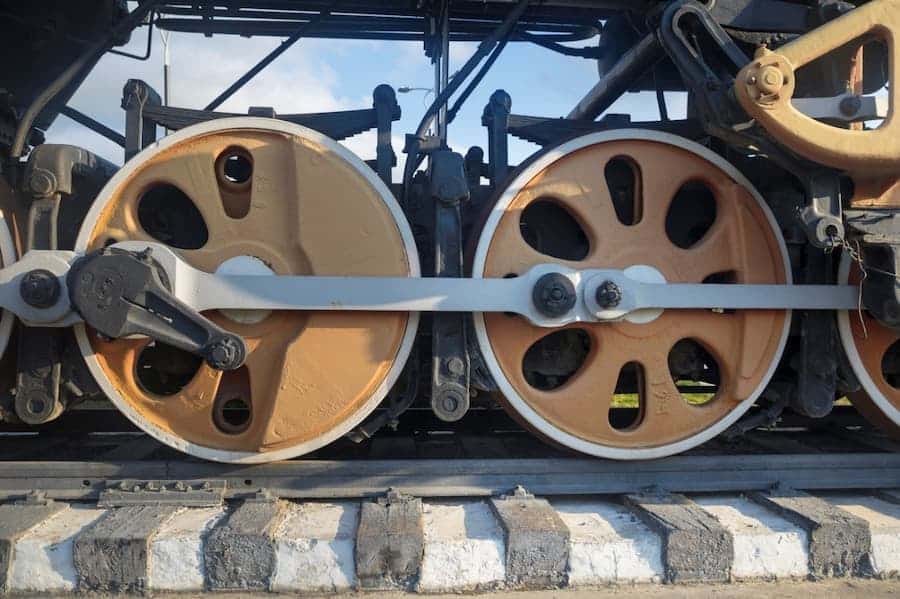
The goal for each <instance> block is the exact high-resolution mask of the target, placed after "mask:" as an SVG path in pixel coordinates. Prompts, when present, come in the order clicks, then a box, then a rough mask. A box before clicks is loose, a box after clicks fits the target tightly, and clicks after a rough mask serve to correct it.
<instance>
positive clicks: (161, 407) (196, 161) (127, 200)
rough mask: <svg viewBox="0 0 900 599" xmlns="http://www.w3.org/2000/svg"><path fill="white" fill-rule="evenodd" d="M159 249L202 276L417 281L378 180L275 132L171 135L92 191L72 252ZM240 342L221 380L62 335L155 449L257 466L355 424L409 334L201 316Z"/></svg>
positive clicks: (299, 138)
mask: <svg viewBox="0 0 900 599" xmlns="http://www.w3.org/2000/svg"><path fill="white" fill-rule="evenodd" d="M126 240H138V241H154V242H158V243H163V244H166V245H167V246H169V247H171V248H172V249H173V250H175V251H176V252H177V253H178V254H179V255H180V256H181V258H182V259H184V260H185V261H186V262H188V263H189V264H191V265H192V266H194V267H196V268H199V269H201V270H204V271H207V272H225V273H228V274H256V275H259V276H266V275H271V274H315V275H345V276H395V277H396V276H418V275H419V267H418V257H417V254H416V251H415V245H414V242H413V238H412V234H411V232H410V230H409V227H408V225H407V224H406V221H405V220H404V218H403V214H402V211H401V210H400V207H399V205H398V204H397V203H396V201H395V200H394V198H393V196H392V195H391V193H390V191H389V190H388V189H387V187H386V186H385V185H384V184H383V183H382V182H381V180H380V179H378V178H377V176H376V175H375V174H374V173H373V172H372V171H371V170H370V169H369V168H368V167H367V166H366V165H365V164H363V163H362V161H360V160H359V159H358V158H356V157H355V156H354V155H353V154H351V153H350V152H349V151H347V150H345V149H344V148H343V147H341V146H340V145H339V144H337V143H336V142H334V141H333V140H331V139H328V138H326V137H325V136H323V135H320V134H319V133H316V132H314V131H312V130H309V129H306V128H303V127H300V126H297V125H292V124H290V123H286V122H283V121H275V120H269V119H259V118H234V119H221V120H216V121H211V122H208V123H204V124H201V125H196V126H193V127H189V128H186V129H183V130H181V131H179V132H178V133H176V134H174V135H171V136H169V137H166V138H165V139H163V140H162V141H160V142H159V143H157V144H154V145H153V146H151V147H150V148H148V149H146V150H144V151H143V152H142V153H140V154H139V155H138V156H136V157H135V158H134V159H132V160H131V161H129V162H128V163H127V164H126V165H125V166H124V167H123V168H122V169H121V170H120V171H119V172H118V173H117V174H116V176H115V177H114V178H113V179H112V180H111V181H110V182H109V183H108V184H107V185H106V187H105V188H104V189H103V191H102V192H101V194H100V196H99V197H98V199H97V201H96V202H95V204H94V205H93V207H92V210H91V211H90V213H89V214H88V216H87V218H86V220H85V222H84V225H83V227H82V229H81V231H80V233H79V237H78V241H77V246H76V250H79V251H91V250H96V249H98V248H101V247H103V246H105V245H109V244H111V243H115V242H119V241H126ZM204 315H205V316H206V317H208V318H210V319H211V320H212V321H214V322H215V323H217V324H218V325H220V326H222V327H224V328H225V329H228V330H230V331H232V332H234V333H236V334H238V335H240V336H241V337H243V338H244V340H245V342H246V344H247V351H248V355H247V358H246V361H245V363H244V365H243V366H242V367H241V368H239V369H237V370H234V371H219V370H214V369H212V368H211V367H209V366H208V365H206V364H205V363H204V362H203V361H202V360H201V359H200V358H198V357H196V356H193V355H191V354H187V353H185V352H182V351H179V350H177V349H175V348H172V347H169V346H166V345H164V344H161V343H157V342H152V341H151V340H149V339H147V338H126V339H117V340H108V339H103V338H101V337H100V336H99V335H97V334H96V333H95V332H93V331H91V330H90V329H88V328H85V327H83V326H82V327H80V328H79V329H78V330H77V337H78V342H79V346H80V348H81V350H82V353H83V354H84V356H85V359H86V361H87V363H88V366H89V367H90V369H91V371H92V373H93V374H94V376H95V378H96V379H97V380H98V382H99V384H100V386H101V388H102V389H103V391H104V392H105V393H106V394H107V395H108V396H109V398H110V399H111V400H112V402H113V403H114V404H115V405H116V406H117V407H118V408H119V409H120V410H122V412H124V413H125V415H126V416H127V417H128V418H129V419H131V420H132V421H133V422H134V423H135V424H136V425H138V426H139V427H140V428H142V429H143V430H145V431H146V432H148V433H149V434H151V435H153V436H154V437H156V438H157V439H159V440H161V441H163V442H164V443H167V444H168V445H170V446H173V447H175V448H177V449H180V450H182V451H186V452H188V453H191V454H193V455H196V456H199V457H202V458H206V459H212V460H218V461H228V462H245V463H250V462H265V461H272V460H277V459H284V458H288V457H293V456H296V455H300V454H303V453H308V452H309V451H312V450H314V449H316V448H318V447H321V446H322V445H325V444H326V443H328V442H330V441H332V440H334V439H336V438H337V437H339V436H341V435H343V434H345V433H346V432H347V431H349V430H350V429H351V428H352V427H354V426H356V425H357V424H358V423H359V422H360V421H361V420H362V419H363V418H365V416H367V415H368V414H369V413H370V412H371V411H372V410H373V409H374V408H375V407H376V406H377V405H378V403H379V402H380V401H381V399H383V397H384V396H385V394H386V393H387V391H388V389H390V387H391V385H392V384H393V383H394V382H395V381H396V379H397V377H398V375H399V373H400V371H401V369H402V367H403V364H404V362H405V361H406V358H407V356H408V354H409V350H410V347H411V345H412V342H413V337H414V336H415V330H416V324H417V315H416V314H407V313H392V312H380V313H361V312H291V311H273V312H265V311H224V310H223V311H215V310H214V311H209V312H205V313H204Z"/></svg>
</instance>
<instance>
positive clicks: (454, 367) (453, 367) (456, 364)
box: [447, 357, 466, 376]
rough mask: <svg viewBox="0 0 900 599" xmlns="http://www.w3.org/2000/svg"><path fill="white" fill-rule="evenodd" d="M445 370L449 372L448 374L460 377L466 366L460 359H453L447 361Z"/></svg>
mask: <svg viewBox="0 0 900 599" xmlns="http://www.w3.org/2000/svg"><path fill="white" fill-rule="evenodd" d="M447 370H449V371H450V374H455V375H456V376H461V375H462V374H463V373H464V372H465V371H466V365H465V364H464V363H463V361H462V359H461V358H457V357H453V358H450V359H449V360H447Z"/></svg>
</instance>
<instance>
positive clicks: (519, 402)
mask: <svg viewBox="0 0 900 599" xmlns="http://www.w3.org/2000/svg"><path fill="white" fill-rule="evenodd" d="M622 140H645V141H655V142H660V143H665V144H669V145H672V146H676V147H678V148H680V149H683V150H688V151H690V152H693V153H694V154H697V155H699V156H700V157H701V158H703V159H705V160H707V161H708V162H710V163H712V164H713V165H714V166H716V167H718V168H719V169H721V170H722V171H723V172H725V173H726V174H728V175H729V176H730V177H731V178H732V179H733V180H734V181H735V182H736V183H738V184H739V185H741V186H742V187H744V188H746V189H747V190H748V191H749V192H750V194H751V195H752V196H753V198H754V200H756V202H757V203H758V204H759V205H760V208H761V209H762V211H763V213H764V214H765V216H766V219H767V221H768V223H769V225H770V227H771V229H772V233H773V235H774V236H775V238H776V239H777V241H778V247H779V249H780V251H781V256H782V259H783V261H784V272H785V280H786V283H787V284H791V283H792V278H791V265H790V262H789V260H788V254H787V246H786V245H785V243H784V238H783V237H782V235H781V229H780V227H779V226H778V222H777V221H776V220H775V216H774V215H773V214H772V211H771V210H770V209H769V207H768V205H767V204H766V203H765V200H764V199H763V197H762V196H761V195H760V193H759V192H758V191H757V190H756V188H755V187H753V185H752V184H751V183H750V181H749V180H748V179H747V178H746V177H744V175H742V174H741V173H740V171H738V170H737V169H736V168H735V167H734V166H733V165H731V164H729V163H728V162H727V161H726V160H724V159H723V158H722V157H720V156H719V155H718V154H715V153H714V152H712V151H711V150H709V149H707V148H705V147H703V146H701V145H699V144H697V143H695V142H692V141H690V140H686V139H684V138H681V137H677V136H675V135H671V134H668V133H661V132H658V131H649V130H644V129H628V130H619V131H604V132H599V133H591V134H588V135H584V136H581V137H577V138H575V139H572V140H569V141H567V142H565V143H563V144H561V145H560V146H557V147H556V148H554V149H552V150H550V151H548V152H546V153H545V154H544V155H542V156H540V157H539V158H537V159H536V160H535V161H534V162H532V163H530V164H529V165H528V166H527V167H526V168H525V169H524V170H523V171H521V172H520V173H519V174H518V175H517V176H516V177H515V179H513V180H512V181H511V182H510V183H509V184H508V185H507V187H506V189H505V190H504V192H503V194H502V195H501V196H500V198H499V199H498V200H497V203H496V204H495V205H494V206H493V208H492V209H491V213H490V215H489V216H488V219H487V221H486V222H485V225H484V228H483V229H482V232H481V235H480V236H479V238H478V245H477V248H476V250H475V259H474V261H473V266H472V276H473V277H474V278H483V277H484V269H485V264H486V261H487V254H488V250H489V248H490V244H491V240H492V238H493V236H494V232H495V231H496V229H497V226H498V225H499V223H500V219H501V217H502V216H503V214H504V213H505V211H506V208H507V206H509V204H510V203H511V202H512V201H513V199H515V197H516V196H517V195H518V193H519V190H520V189H521V188H522V187H524V186H525V185H526V184H527V183H528V182H529V181H530V180H531V179H532V178H533V177H534V176H536V175H537V174H538V173H540V172H541V171H543V170H544V169H545V168H547V167H548V166H549V165H550V164H552V163H553V162H556V161H557V160H559V159H560V158H562V157H564V156H567V155H569V154H571V153H573V152H576V151H578V150H581V149H583V148H586V147H588V146H591V145H595V144H599V143H603V142H610V141H622ZM785 312H786V316H785V321H784V327H783V330H782V333H781V336H780V338H779V342H778V348H777V350H776V352H775V355H774V357H773V359H772V362H771V364H770V365H769V368H768V370H767V371H766V373H765V375H764V376H763V377H762V380H761V381H760V384H759V385H758V386H757V387H756V388H755V389H754V390H753V392H752V393H751V394H750V395H749V396H748V397H747V399H745V400H744V401H742V402H741V403H740V404H738V405H737V406H736V407H735V408H734V409H733V410H732V411H731V412H729V413H728V415H727V416H725V417H724V418H722V419H720V420H719V421H717V422H716V423H715V424H714V425H713V426H711V427H709V428H707V429H705V430H703V431H701V432H700V433H697V434H695V435H693V436H690V437H688V438H686V439H682V440H680V441H678V442H675V443H669V444H666V445H659V446H656V447H646V448H621V447H613V446H609V445H602V444H599V443H593V442H590V441H586V440H585V439H582V438H581V437H578V436H575V435H572V434H571V433H568V432H566V431H564V430H562V429H560V428H559V427H557V426H555V425H553V424H551V423H550V422H549V421H547V420H546V419H545V418H544V417H542V416H541V415H540V414H538V412H537V411H535V410H534V409H533V408H532V407H531V406H530V405H529V404H528V403H527V402H526V401H525V400H524V399H523V398H522V397H521V396H520V395H519V394H518V393H517V392H516V391H515V389H514V388H513V386H512V384H511V383H510V381H509V379H508V378H507V377H506V374H505V373H504V372H503V369H502V368H501V367H500V364H499V362H498V360H497V357H496V355H495V354H494V350H493V347H492V346H491V343H490V339H489V337H488V333H487V327H486V326H485V321H484V316H483V314H482V313H479V312H476V313H475V314H473V319H474V321H475V334H476V337H477V339H478V346H479V348H480V349H481V353H482V355H483V356H484V361H485V364H486V365H487V367H488V370H489V371H490V373H491V375H492V376H493V378H494V381H495V382H496V383H497V386H498V388H499V390H500V392H501V393H502V394H503V395H504V397H505V398H506V400H507V402H508V403H509V404H510V405H511V406H512V407H513V409H514V410H515V411H516V412H517V413H518V415H519V416H521V417H522V418H524V419H525V421H526V422H528V424H529V425H530V426H532V427H533V428H534V429H536V430H537V431H538V432H539V433H541V434H542V435H545V436H546V437H547V438H549V439H551V440H552V441H554V442H556V443H559V444H560V445H564V446H566V447H568V448H570V449H574V450H576V451H580V452H582V453H586V454H588V455H593V456H597V457H602V458H610V459H616V460H645V459H654V458H661V457H666V456H669V455H673V454H677V453H681V452H683V451H686V450H688V449H691V448H693V447H696V446H697V445H700V444H702V443H704V442H706V441H708V440H710V439H712V438H713V437H715V436H716V435H718V434H720V433H722V432H723V431H725V430H726V429H727V428H728V427H729V426H731V425H732V424H734V423H735V422H736V421H737V420H738V419H739V418H740V417H741V416H743V415H744V414H745V413H746V412H747V410H749V409H750V408H751V406H753V404H754V403H755V402H756V400H757V399H758V398H759V396H760V395H761V394H762V392H763V391H764V390H765V388H766V385H767V384H768V383H769V381H770V380H771V378H772V375H773V374H774V373H775V369H776V368H777V367H778V363H779V362H780V361H781V356H782V353H783V352H784V347H785V344H786V343H787V339H788V335H789V332H790V326H791V311H790V310H787V311H785Z"/></svg>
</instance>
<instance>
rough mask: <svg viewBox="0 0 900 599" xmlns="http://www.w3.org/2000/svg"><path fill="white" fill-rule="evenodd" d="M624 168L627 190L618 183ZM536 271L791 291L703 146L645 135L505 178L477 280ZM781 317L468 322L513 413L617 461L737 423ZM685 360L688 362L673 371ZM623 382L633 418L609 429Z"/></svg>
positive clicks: (732, 183)
mask: <svg viewBox="0 0 900 599" xmlns="http://www.w3.org/2000/svg"><path fill="white" fill-rule="evenodd" d="M623 168H624V169H627V170H628V171H629V172H630V173H631V174H630V175H629V176H630V177H631V183H630V184H628V185H619V184H615V183H614V180H621V176H620V175H621V171H622V169H623ZM617 172H619V173H620V174H619V175H617V174H616V173H617ZM617 177H618V179H617ZM692 219H693V221H696V222H693V221H692ZM546 263H557V264H562V265H564V266H566V267H570V268H573V269H585V268H616V269H626V268H634V269H635V270H636V271H640V272H643V273H644V274H646V275H647V276H649V277H652V278H657V279H658V278H659V277H662V278H664V279H665V280H666V281H668V282H673V283H702V282H717V283H724V282H734V283H790V282H791V280H790V270H789V266H788V262H787V255H786V250H785V246H784V242H783V240H782V238H781V234H780V231H779V229H778V227H777V224H776V223H775V220H774V218H773V216H772V214H771V213H770V211H769V209H768V207H767V206H766V205H765V203H764V202H763V201H762V199H761V198H760V196H759V194H758V193H757V192H756V191H755V190H754V189H753V188H752V186H751V185H750V184H749V182H748V181H746V180H745V179H744V178H743V177H742V176H741V175H740V174H739V173H738V172H737V171H736V169H734V168H733V167H731V166H730V165H729V164H728V163H727V162H725V161H724V160H723V159H721V158H720V157H719V156H717V155H715V154H713V153H712V152H710V151H708V150H707V149H705V148H703V147H701V146H698V145H697V144H694V143H692V142H689V141H686V140H683V139H680V138H677V137H674V136H671V135H667V134H661V133H656V132H649V131H636V130H629V131H625V132H607V133H596V134H590V135H586V136H583V137H579V138H577V139H574V140H572V141H569V142H566V143H564V144H563V145H561V146H559V147H557V148H554V149H551V150H549V151H547V152H545V153H543V154H542V155H540V156H539V157H537V158H536V159H535V160H533V161H532V162H531V163H530V164H528V165H527V166H526V167H524V169H523V170H521V171H520V172H519V174H518V176H515V177H514V179H513V180H512V182H511V183H510V185H509V186H508V188H507V189H506V190H505V191H504V192H503V193H502V194H501V195H500V197H499V199H498V201H497V202H496V205H495V206H494V207H493V211H492V213H491V214H490V216H489V217H488V219H487V221H486V223H485V226H484V229H483V231H482V233H481V236H480V237H479V241H478V246H477V249H476V252H475V257H474V263H473V275H474V276H476V277H509V276H517V275H520V274H522V273H524V272H526V271H527V270H528V269H529V268H531V267H533V266H535V265H538V264H546ZM789 321H790V313H789V312H787V311H737V312H726V311H710V310H671V311H666V312H664V313H661V312H656V313H644V314H635V315H633V316H632V317H630V318H629V319H628V320H623V321H620V322H615V323H595V324H585V323H578V324H573V325H570V326H568V327H566V328H564V329H562V330H556V331H553V330H548V329H546V328H541V327H536V326H532V325H531V324H529V323H528V322H527V321H526V320H524V319H523V318H520V317H517V316H514V315H508V314H497V313H493V314H476V315H475V326H476V332H477V335H478V340H479V345H480V347H481V350H482V352H483V354H484V356H485V360H486V363H487V365H488V368H489V369H490V371H491V374H492V375H493V377H494V379H495V381H496V382H497V384H498V386H499V388H500V391H501V392H502V393H503V395H504V397H505V400H506V402H507V404H508V406H509V408H510V409H512V410H513V411H514V412H515V414H516V415H517V416H519V417H520V418H521V419H523V420H525V421H526V422H527V423H528V424H529V425H530V427H532V428H533V429H535V430H536V431H537V432H538V433H539V434H541V435H543V436H544V437H547V438H549V439H551V440H553V441H555V442H557V443H559V444H562V445H564V446H567V447H570V448H572V449H576V450H579V451H582V452H585V453H588V454H592V455H597V456H603V457H610V458H617V459H640V458H653V457H659V456H664V455H669V454H673V453H677V452H680V451H683V450H685V449H688V448H690V447H692V446H695V445H697V444H699V443H701V442H703V441H705V440H706V439H709V438H710V437H712V436H714V435H715V434H717V433H719V432H721V431H722V430H724V429H725V428H726V427H727V426H729V425H730V424H731V423H733V422H734V421H735V420H737V418H739V417H740V416H741V415H742V414H743V413H744V412H745V411H746V410H747V409H748V408H749V407H750V406H751V405H752V404H753V402H754V401H755V399H756V398H757V397H758V396H759V394H760V393H761V392H762V390H763V388H764V387H765V385H766V383H767V382H768V380H769V378H770V377H771V375H772V373H773V372H774V369H775V367H776V365H777V363H778V361H779V359H780V356H781V352H782V350H783V348H784V343H785V341H786V338H787V334H788V326H789ZM560 348H564V349H565V351H563V350H562V349H560ZM688 348H689V349H690V351H688ZM573 352H574V355H579V354H580V361H579V363H578V364H577V365H575V367H574V368H573V367H570V365H568V363H569V362H572V358H571V357H572V355H573ZM685 356H689V357H691V360H694V362H696V363H693V365H691V366H690V367H686V368H685V367H682V366H680V365H679V364H680V362H684V361H685V360H686V358H685ZM695 358H696V359H695ZM540 359H543V361H542V362H541V366H540V369H539V371H538V372H537V374H535V370H534V368H533V367H532V364H533V362H534V360H540ZM676 371H677V372H676ZM688 373H690V374H688ZM710 379H715V381H713V382H710ZM628 381H630V384H631V386H632V388H633V390H634V393H633V395H635V396H636V398H634V403H636V404H637V407H638V409H637V411H636V416H635V417H634V418H633V419H632V420H631V421H629V422H626V423H622V422H617V420H616V417H615V410H614V409H613V408H614V407H615V405H616V403H615V401H614V397H617V395H621V393H619V392H620V391H621V390H622V388H623V385H626V383H627V382H628ZM688 386H692V387H694V389H691V390H690V392H686V391H685V389H686V387H688Z"/></svg>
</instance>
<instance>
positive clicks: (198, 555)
mask: <svg viewBox="0 0 900 599" xmlns="http://www.w3.org/2000/svg"><path fill="white" fill-rule="evenodd" d="M897 572H900V494H898V493H897V492H896V491H893V490H880V491H874V492H871V493H859V494H856V495H840V496H831V495H817V496H813V495H809V494H806V493H803V492H797V491H784V490H782V491H778V492H774V491H773V492H769V493H753V494H750V495H747V496H739V495H704V496H691V497H686V496H682V495H670V494H664V493H655V494H645V495H630V496H627V497H620V498H609V499H597V498H593V497H592V498H588V499H584V498H568V499H557V500H552V501H547V500H546V499H544V498H540V497H537V498H535V497H532V496H530V495H528V494H527V493H524V492H521V491H520V492H518V493H515V494H512V495H509V496H506V497H503V498H496V499H490V500H465V501H448V502H444V501H436V500H428V501H424V500H420V499H417V498H412V497H407V496H403V495H399V494H391V495H390V496H388V497H387V498H383V499H380V500H378V501H368V500H367V501H364V502H359V501H342V502H332V503H321V502H315V503H313V502H309V503H299V502H289V501H283V500H282V501H265V500H263V501H258V500H257V501H247V502H244V503H240V502H237V503H229V504H228V505H226V506H224V507H192V508H183V507H166V506H128V507H119V508H106V509H101V508H97V507H95V506H93V505H85V504H66V503H60V502H46V501H41V500H37V501H35V500H31V501H27V502H23V503H20V504H15V503H9V504H6V505H2V506H0V592H2V593H3V594H25V593H66V592H72V591H79V592H130V593H148V592H155V591H181V592H196V591H203V590H224V589H246V590H268V591H278V592H306V593H318V594H321V593H338V592H346V591H352V590H355V589H372V588H382V589H392V588H393V589H405V590H412V591H418V592H422V593H437V592H477V591H484V590H491V589H501V588H503V589H508V588H557V587H573V588H590V587H596V586H604V585H609V584H615V583H625V584H632V583H652V582H679V581H700V582H713V581H729V580H754V579H755V580H759V579H763V580H774V579H789V578H795V579H804V578H819V577H825V576H879V577H889V576H894V575H896V573H897Z"/></svg>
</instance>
